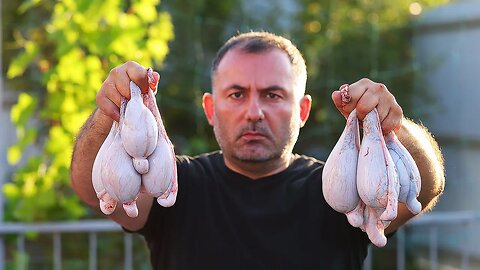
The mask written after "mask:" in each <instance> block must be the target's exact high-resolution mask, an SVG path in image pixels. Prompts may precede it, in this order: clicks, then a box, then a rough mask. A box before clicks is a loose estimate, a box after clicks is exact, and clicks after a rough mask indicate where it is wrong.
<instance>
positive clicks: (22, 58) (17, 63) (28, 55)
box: [7, 41, 39, 79]
mask: <svg viewBox="0 0 480 270" xmlns="http://www.w3.org/2000/svg"><path fill="white" fill-rule="evenodd" d="M24 48H25V51H24V52H22V53H20V54H19V55H18V56H17V57H16V58H15V59H14V60H13V61H12V62H11V63H10V65H9V66H8V71H7V78H9V79H13V78H15V77H17V76H20V75H22V74H23V73H24V72H25V69H26V68H27V66H28V65H29V64H30V63H31V62H32V60H33V59H34V58H35V57H36V56H37V55H38V53H39V48H38V46H37V44H35V43H34V42H31V41H28V42H26V43H25V47H24Z"/></svg>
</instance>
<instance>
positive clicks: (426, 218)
mask: <svg viewBox="0 0 480 270" xmlns="http://www.w3.org/2000/svg"><path fill="white" fill-rule="evenodd" d="M476 225H480V212H470V211H462V212H434V213H428V214H425V215H423V216H421V217H419V218H416V219H413V220H411V221H410V222H409V223H408V224H407V225H406V226H404V227H403V228H402V229H400V230H398V231H397V233H396V235H395V237H394V238H395V239H394V240H395V241H394V242H395V244H394V246H393V249H395V253H396V269H398V270H405V269H408V268H407V266H406V261H407V258H406V250H407V245H406V241H407V240H408V239H409V237H412V232H413V231H415V230H418V229H422V230H427V231H428V237H427V239H428V240H427V241H426V242H425V243H423V245H425V246H426V248H427V249H428V258H427V260H428V266H426V267H424V268H422V269H431V270H438V269H441V268H440V264H441V258H439V250H441V249H442V245H441V243H440V242H441V241H439V239H440V238H441V237H442V236H441V235H440V234H439V228H444V227H449V228H453V229H455V230H456V231H458V232H464V231H466V230H467V229H468V228H472V226H476ZM29 232H36V233H39V234H49V235H51V236H52V244H51V246H52V249H53V252H52V257H53V258H52V262H53V265H52V267H51V269H53V270H60V269H62V241H61V239H62V235H65V234H67V233H83V234H86V235H88V269H89V270H95V269H98V265H97V258H98V254H97V251H98V245H97V237H98V235H99V234H102V233H108V232H116V233H119V234H123V244H124V250H123V252H124V256H123V257H124V259H123V260H124V261H123V266H124V269H125V270H131V269H134V265H133V259H132V258H133V254H134V253H133V250H132V239H133V237H134V236H133V235H132V234H128V233H123V232H122V229H121V227H120V226H119V225H118V224H116V223H114V222H112V221H109V220H85V221H76V222H55V223H41V224H26V223H0V244H2V243H3V239H4V238H5V237H6V236H7V235H14V236H16V239H17V240H16V247H9V248H14V249H16V250H17V251H19V252H22V253H23V252H25V234H27V233H29ZM392 240H393V239H392ZM460 246H462V247H463V249H457V250H456V251H455V252H456V253H458V255H459V256H460V258H461V263H460V266H459V267H458V268H454V269H462V270H469V269H477V268H474V267H472V264H471V260H472V254H471V251H472V250H471V247H470V246H469V245H467V244H465V243H464V244H463V245H462V244H461V245H460ZM388 247H389V245H387V247H386V248H388ZM390 248H392V246H391V245H390ZM376 255H378V254H377V250H375V251H372V248H371V249H370V250H369V256H368V257H367V259H366V260H365V264H364V269H365V270H371V269H375V267H374V265H373V263H372V260H373V259H372V258H373V257H375V256H376ZM0 258H2V257H0ZM5 265H6V264H5V260H0V270H4V269H5Z"/></svg>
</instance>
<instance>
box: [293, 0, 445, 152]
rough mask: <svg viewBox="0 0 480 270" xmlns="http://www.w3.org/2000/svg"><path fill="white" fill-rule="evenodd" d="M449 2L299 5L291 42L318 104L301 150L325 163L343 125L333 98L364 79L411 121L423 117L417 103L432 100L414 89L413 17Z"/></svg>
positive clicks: (321, 0) (327, 0)
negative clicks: (383, 87) (384, 90)
mask: <svg viewBox="0 0 480 270" xmlns="http://www.w3.org/2000/svg"><path fill="white" fill-rule="evenodd" d="M446 2H448V1H447V0H419V1H411V0H399V1H388V0H375V1H373V0H357V1H334V0H300V1H299V3H300V6H301V11H300V12H299V13H298V17H297V18H298V22H299V24H298V25H297V26H296V29H295V30H294V31H293V33H292V36H294V37H295V42H296V43H297V45H298V47H299V48H300V50H301V51H302V52H303V53H304V57H305V58H306V61H307V68H308V72H309V74H308V75H309V76H308V82H307V92H309V93H310V94H311V95H312V96H313V98H314V102H313V107H312V112H311V114H310V119H309V122H307V125H306V126H305V127H304V129H303V131H302V133H301V136H300V138H299V143H298V144H297V150H298V151H302V152H310V153H312V154H316V155H317V156H319V158H321V159H323V160H325V159H326V158H327V155H328V153H329V151H330V150H331V149H332V148H333V145H334V143H335V142H336V140H337V139H338V137H339V135H340V133H341V131H342V129H343V126H344V123H345V120H344V119H343V117H342V116H340V115H339V114H338V111H337V109H336V108H335V106H334V105H333V103H332V101H331V93H332V91H334V90H337V89H339V87H340V86H341V85H342V84H344V83H350V84H351V83H353V82H355V81H357V80H359V79H361V78H363V77H368V78H370V79H371V80H373V81H377V82H382V83H384V84H385V85H386V86H387V87H388V89H389V90H390V91H391V92H392V93H393V94H394V95H395V97H396V99H397V102H398V103H399V104H400V105H401V106H402V108H403V110H404V114H405V115H406V116H407V117H409V118H414V119H417V118H419V117H421V115H415V111H414V108H413V107H412V106H413V100H414V99H419V98H420V99H424V100H430V101H431V100H432V99H433V96H432V95H430V93H428V92H426V90H425V89H422V88H420V87H417V86H416V85H415V81H416V80H417V79H418V78H419V77H420V76H422V74H421V70H418V69H417V68H416V66H415V65H414V61H413V57H414V55H413V50H412V36H413V31H414V28H413V24H412V20H413V19H415V15H413V14H415V13H416V12H421V11H423V12H425V11H426V10H428V9H429V8H432V7H434V6H438V5H440V4H444V3H446ZM418 8H421V10H419V9H418ZM319 142H320V143H319ZM312 148H313V149H312Z"/></svg>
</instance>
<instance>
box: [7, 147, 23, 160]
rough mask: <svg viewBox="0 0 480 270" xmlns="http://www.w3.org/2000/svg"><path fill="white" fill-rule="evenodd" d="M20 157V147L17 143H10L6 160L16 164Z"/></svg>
mask: <svg viewBox="0 0 480 270" xmlns="http://www.w3.org/2000/svg"><path fill="white" fill-rule="evenodd" d="M21 158H22V149H21V148H20V146H18V145H12V146H10V147H9V148H8V150H7V162H8V164H10V165H16V164H17V163H18V162H19V161H20V159H21Z"/></svg>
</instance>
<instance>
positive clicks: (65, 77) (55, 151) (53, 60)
mask: <svg viewBox="0 0 480 270" xmlns="http://www.w3.org/2000/svg"><path fill="white" fill-rule="evenodd" d="M158 5H159V0H135V1H128V2H127V1H120V0H106V1H96V0H64V1H54V0H50V1H34V0H26V1H24V2H23V3H22V4H21V5H20V6H19V7H18V9H16V10H17V12H18V17H19V18H20V20H19V21H20V23H19V24H17V25H15V28H14V29H13V37H14V42H15V44H16V46H17V49H16V50H15V52H16V56H15V57H14V58H13V59H12V60H11V61H10V64H9V67H8V71H7V78H8V79H11V81H12V85H17V86H20V87H21V88H20V89H28V90H25V91H24V92H22V93H21V94H20V95H19V98H18V102H17V103H16V104H15V105H14V106H13V107H12V110H11V120H12V123H13V124H14V125H15V128H16V131H17V137H18V141H17V143H16V144H14V145H12V146H11V147H10V148H9V149H8V153H7V159H8V161H9V163H10V164H11V165H16V164H19V162H20V161H21V160H22V158H23V157H24V156H23V153H24V151H25V150H26V149H27V147H28V146H33V147H30V149H29V150H30V151H33V152H34V154H33V155H29V156H28V157H24V158H25V159H26V160H25V162H23V163H22V164H21V165H20V167H19V168H18V170H17V171H16V172H15V174H14V175H13V181H12V182H10V183H7V184H5V185H4V187H3V191H4V193H5V195H6V197H7V200H8V202H7V209H6V210H7V211H6V219H7V220H22V221H40V220H65V219H77V218H79V217H82V216H84V215H85V213H86V208H85V207H84V206H83V205H82V204H81V203H80V202H79V200H78V197H77V196H76V195H75V194H74V193H73V191H72V190H71V188H70V175H69V168H70V159H71V154H72V150H73V143H74V138H75V135H76V134H77V132H78V131H79V129H80V127H81V125H82V124H83V123H84V121H85V120H86V119H87V117H88V116H89V115H90V113H91V112H92V111H93V109H94V108H95V95H96V92H97V91H98V89H99V88H100V86H101V84H102V82H103V80H104V78H105V77H106V75H107V72H109V70H110V69H112V68H113V67H115V66H117V65H119V64H121V63H123V62H125V61H127V60H134V61H137V62H139V63H141V64H142V65H144V66H158V67H160V66H161V64H162V62H163V60H164V58H165V56H166V55H167V53H168V42H169V41H170V40H172V39H173V24H172V22H171V17H170V15H169V14H168V13H167V12H164V11H160V12H158V11H157V6H158ZM32 149H33V150H32Z"/></svg>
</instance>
